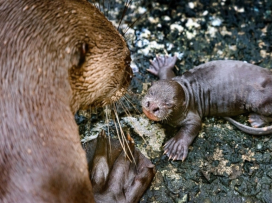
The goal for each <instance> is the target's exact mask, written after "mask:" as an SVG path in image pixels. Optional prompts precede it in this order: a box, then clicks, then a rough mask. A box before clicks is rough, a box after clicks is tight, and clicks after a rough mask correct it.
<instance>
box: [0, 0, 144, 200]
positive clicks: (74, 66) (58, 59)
mask: <svg viewBox="0 0 272 203" xmlns="http://www.w3.org/2000/svg"><path fill="white" fill-rule="evenodd" d="M0 10H1V12H0V26H1V31H0V48H1V52H0V71H1V76H0V78H1V79H0V81H1V87H0V91H1V98H0V115H1V116H0V119H1V124H0V134H1V136H0V171H1V177H0V199H1V201H2V202H94V197H93V194H92V187H91V183H90V180H89V174H88V169H87V161H86V154H85V152H84V151H83V149H82V147H81V143H80V140H79V135H78V127H77V125H76V123H75V121H74V117H73V113H75V111H76V110H77V109H78V108H87V107H89V106H101V105H105V104H108V103H111V102H113V101H115V100H117V99H118V98H120V97H121V96H122V94H123V93H124V92H125V89H126V88H127V86H128V84H129V82H130V80H131V76H132V72H131V68H130V66H129V65H130V52H129V50H128V48H127V46H126V43H125V41H124V40H123V38H122V37H121V36H120V34H119V33H118V32H117V31H116V29H115V28H114V27H113V26H112V24H111V23H110V22H109V21H108V20H107V19H106V18H105V17H104V16H103V14H102V13H100V12H99V11H98V10H97V9H96V8H95V7H94V6H93V5H92V4H90V3H88V2H87V1H83V0H80V1H79V0H57V1H56V0H55V1H38V0H21V1H6V0H0ZM113 173H114V172H113ZM113 175H114V174H113ZM120 184H121V185H119V186H120V187H124V188H123V189H126V188H127V185H125V184H126V182H125V183H123V184H122V183H120ZM141 187H142V184H139V186H138V188H140V190H142V188H141ZM110 192H111V193H112V195H114V194H115V193H114V191H110ZM133 192H134V191H132V192H130V193H129V195H135V194H134V193H133ZM137 196H139V194H137Z"/></svg>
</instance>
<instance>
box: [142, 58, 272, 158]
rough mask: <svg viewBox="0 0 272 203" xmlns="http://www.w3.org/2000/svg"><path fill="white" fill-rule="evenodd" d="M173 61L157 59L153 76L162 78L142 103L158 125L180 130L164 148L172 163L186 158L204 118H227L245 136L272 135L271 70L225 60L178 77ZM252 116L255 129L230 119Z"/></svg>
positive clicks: (203, 65)
mask: <svg viewBox="0 0 272 203" xmlns="http://www.w3.org/2000/svg"><path fill="white" fill-rule="evenodd" d="M175 62H176V56H174V57H169V56H165V57H156V59H155V60H154V61H152V62H151V66H150V68H149V69H148V71H149V72H151V73H152V74H154V75H156V76H158V77H159V78H160V80H159V81H157V82H155V83H154V84H153V85H152V86H151V87H150V88H149V90H148V92H147V94H146V95H145V97H144V98H143V100H142V108H143V112H144V113H145V115H146V116H147V117H148V118H150V119H151V120H154V121H164V120H165V121H166V122H167V123H169V124H171V125H174V126H180V130H179V132H178V133H177V134H176V135H175V136H174V137H173V138H172V139H170V140H169V141H167V142H166V144H165V145H164V153H165V154H167V156H168V157H169V159H173V160H182V161H184V159H185V158H186V156H187V154H188V147H189V146H190V144H191V143H192V142H193V140H194V138H195V137H196V136H197V135H198V133H199V131H200V129H201V119H202V117H204V116H223V117H225V119H227V120H229V121H230V122H231V123H233V124H234V125H235V126H237V127H238V128H239V129H241V130H242V131H244V132H246V133H250V134H254V135H263V134H271V133H272V127H271V126H269V127H263V128H256V127H262V126H264V125H266V124H268V123H270V122H272V94H271V92H272V72H271V71H269V70H268V69H264V68H261V67H259V66H255V65H252V64H248V63H244V62H241V61H232V60H221V61H212V62H208V63H205V64H202V65H199V66H197V67H195V68H193V69H191V70H189V71H187V72H185V73H184V74H183V75H182V76H177V77H175V74H174V72H173V67H174V65H175ZM243 113H251V114H250V115H249V121H250V122H251V125H252V126H253V127H255V128H253V127H249V126H245V125H242V124H240V123H238V122H236V121H234V120H233V119H231V118H229V117H226V116H237V115H240V114H243Z"/></svg>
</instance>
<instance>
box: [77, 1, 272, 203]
mask: <svg viewBox="0 0 272 203" xmlns="http://www.w3.org/2000/svg"><path fill="white" fill-rule="evenodd" d="M149 9H150V10H149ZM148 10H149V11H148ZM145 11H147V15H145V16H143V17H142V19H141V20H139V21H138V22H137V23H136V24H135V25H134V26H133V29H131V30H129V31H127V33H126V35H125V37H126V39H127V41H128V43H129V47H130V50H131V52H132V59H133V63H132V66H133V70H134V78H133V81H132V83H131V87H130V96H128V97H129V98H130V102H131V103H130V102H127V101H126V100H125V99H124V100H123V101H122V104H123V105H126V106H127V107H126V110H122V108H120V109H119V110H118V111H119V118H120V125H121V126H122V127H123V129H124V131H129V132H130V133H131V135H132V137H133V139H134V140H135V141H136V144H137V147H138V148H139V149H140V150H141V151H142V153H144V154H145V155H146V156H148V157H149V158H150V159H151V161H152V163H153V164H155V166H156V169H157V173H156V175H155V178H154V180H153V182H152V185H151V187H150V188H149V190H148V191H147V192H146V193H145V195H144V196H143V198H142V199H141V201H140V202H142V203H144V202H169V203H172V202H173V203H174V202H175V203H176V202H179V203H182V202H206V203H209V202H235V203H239V202H248V203H250V202H252V203H253V202H260V203H261V202H265V203H269V202H272V138H271V136H269V135H268V136H260V137H257V136H252V135H248V134H245V133H243V132H241V131H239V130H238V129H236V128H235V127H234V126H232V125H230V124H229V123H228V122H226V121H225V120H223V119H222V118H213V117H212V118H204V119H203V126H202V131H201V132H200V134H199V136H198V137H197V138H196V139H195V141H194V142H193V144H192V146H191V147H190V150H189V155H188V157H187V159H186V160H185V161H184V162H180V161H169V160H168V157H166V156H165V155H163V150H162V145H163V144H164V143H165V142H166V141H167V140H168V139H169V138H171V137H172V136H173V135H174V134H175V132H176V130H177V129H173V128H172V127H170V126H166V125H164V124H163V123H156V122H151V121H149V120H148V119H147V118H146V117H145V116H144V115H143V114H142V112H141V106H140V100H141V98H142V96H143V95H144V93H145V91H146V90H147V88H148V87H149V86H150V85H151V82H152V81H154V80H157V78H156V77H154V76H152V75H151V74H149V73H148V72H147V71H146V69H147V68H148V67H149V60H150V59H153V58H154V57H155V55H156V54H166V53H168V54H177V55H178V57H179V60H178V62H177V64H176V67H177V68H176V73H177V74H178V75H181V74H182V73H183V72H184V71H186V70H189V69H191V68H193V67H194V66H197V65H200V64H202V63H205V62H208V61H211V60H219V59H235V60H241V61H247V62H249V63H252V64H256V65H259V66H261V67H264V68H269V69H271V68H272V35H271V33H272V1H270V0H262V1H249V0H246V1H229V0H223V1H215V0H198V1H170V0H169V1H167V0H157V1H151V2H143V1H135V2H134V3H133V5H132V6H131V8H130V9H129V11H128V12H127V15H126V17H125V19H124V21H123V23H122V26H121V29H123V30H125V28H126V26H127V25H129V24H131V23H133V22H134V21H135V20H136V19H137V18H138V17H139V16H141V15H142V14H143V13H144V12H145ZM112 15H113V16H114V18H117V19H120V16H121V12H116V13H112ZM241 77H242V76H241ZM121 106H122V105H121ZM103 112H104V110H103V109H97V110H96V112H92V113H91V111H89V112H86V111H81V112H78V114H77V115H76V121H77V123H78V124H79V130H80V134H81V135H82V138H83V137H88V136H90V135H91V134H92V133H93V134H95V133H97V132H99V130H100V129H101V128H103V129H105V131H106V132H108V134H111V135H116V134H117V133H116V129H115V123H114V121H113V120H110V122H109V128H108V127H106V125H105V116H104V113H103ZM127 112H129V114H128V113H127ZM237 119H238V120H239V121H241V122H243V123H247V122H246V119H247V117H246V116H244V117H238V118H237ZM94 129H96V131H95V130H94Z"/></svg>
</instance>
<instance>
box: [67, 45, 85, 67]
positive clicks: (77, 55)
mask: <svg viewBox="0 0 272 203" xmlns="http://www.w3.org/2000/svg"><path fill="white" fill-rule="evenodd" d="M88 50H89V47H88V44H86V43H81V44H79V45H78V46H77V47H76V49H75V51H74V53H73V55H72V59H71V62H72V65H73V66H74V67H76V68H80V67H81V66H82V64H83V63H84V62H85V61H86V53H87V52H88Z"/></svg>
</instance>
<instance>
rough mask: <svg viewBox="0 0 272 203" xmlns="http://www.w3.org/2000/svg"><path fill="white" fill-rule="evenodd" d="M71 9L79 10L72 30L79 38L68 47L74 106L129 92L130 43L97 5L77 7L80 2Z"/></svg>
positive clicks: (98, 103)
mask: <svg viewBox="0 0 272 203" xmlns="http://www.w3.org/2000/svg"><path fill="white" fill-rule="evenodd" d="M71 9H76V12H72V14H71V17H70V19H71V20H70V21H73V19H77V21H75V22H74V24H75V25H77V26H75V27H74V30H73V31H72V30H71V32H74V35H75V36H77V38H78V39H79V40H78V41H74V42H72V46H71V48H69V47H67V48H66V51H70V50H71V51H70V53H71V54H72V55H71V62H72V68H71V69H70V70H69V78H70V84H71V87H72V90H73V97H72V99H71V106H72V109H73V110H74V109H78V108H81V109H82V108H88V107H89V106H90V105H91V106H104V105H106V104H109V103H112V102H115V101H117V100H118V99H119V98H120V97H121V96H122V95H123V94H124V93H125V92H126V89H127V87H128V85H129V83H130V81H131V78H132V70H131V68H130V61H131V59H130V52H129V49H128V48H127V44H126V42H125V41H124V39H123V37H122V36H121V35H120V34H119V33H118V31H117V30H116V29H115V28H114V27H113V26H112V23H111V22H109V21H108V20H106V19H105V18H103V14H102V13H101V12H99V11H98V10H97V9H95V10H94V9H93V10H91V11H90V9H82V6H80V7H79V8H77V2H75V3H74V5H73V6H72V8H71ZM72 11H73V10H72ZM73 15H76V16H73ZM86 19H88V21H87V22H86ZM89 19H91V20H89ZM86 24H87V26H86ZM80 25H82V27H81V26H80ZM83 25H84V26H83ZM68 41H69V43H71V42H70V40H69V39H68ZM67 49H68V50H67Z"/></svg>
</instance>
